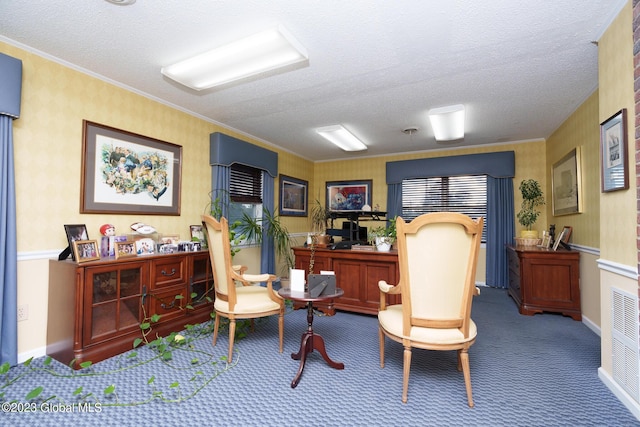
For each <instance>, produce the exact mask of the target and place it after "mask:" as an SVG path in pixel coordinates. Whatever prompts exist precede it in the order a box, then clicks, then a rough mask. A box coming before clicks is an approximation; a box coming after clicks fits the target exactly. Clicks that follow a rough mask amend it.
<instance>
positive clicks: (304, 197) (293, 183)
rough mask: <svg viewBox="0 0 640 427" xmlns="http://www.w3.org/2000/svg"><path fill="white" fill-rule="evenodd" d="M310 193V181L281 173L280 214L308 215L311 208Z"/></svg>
mask: <svg viewBox="0 0 640 427" xmlns="http://www.w3.org/2000/svg"><path fill="white" fill-rule="evenodd" d="M308 194H309V182H308V181H305V180H303V179H298V178H293V177H291V176H286V175H280V203H279V213H280V215H281V216H307V214H308V209H309V199H308Z"/></svg>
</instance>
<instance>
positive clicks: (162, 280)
mask: <svg viewBox="0 0 640 427" xmlns="http://www.w3.org/2000/svg"><path fill="white" fill-rule="evenodd" d="M184 283H187V261H186V258H185V257H183V256H177V257H176V256H172V257H167V258H164V259H162V258H159V259H154V260H153V262H152V264H151V289H157V288H165V287H167V286H175V285H180V284H184Z"/></svg>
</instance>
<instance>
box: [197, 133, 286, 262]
mask: <svg viewBox="0 0 640 427" xmlns="http://www.w3.org/2000/svg"><path fill="white" fill-rule="evenodd" d="M209 156H210V157H209V160H210V162H209V163H210V164H211V167H212V171H211V197H212V199H215V198H216V197H221V198H222V199H223V200H226V197H228V194H229V179H230V178H229V175H230V172H229V167H230V166H231V165H232V164H233V163H240V164H243V165H246V166H251V167H254V168H257V169H261V170H262V171H263V174H262V206H263V207H264V208H266V209H269V212H274V201H273V200H274V195H275V188H274V185H275V184H274V182H275V181H274V178H275V177H276V176H278V153H276V152H273V151H270V150H267V149H266V148H262V147H258V146H257V145H253V144H250V143H248V142H246V141H242V140H240V139H237V138H234V137H232V136H229V135H225V134H223V133H220V132H215V133H212V134H211V137H210V151H209ZM225 205H226V203H222V206H223V215H225V216H228V212H225V211H224V207H225ZM262 237H263V240H262V242H263V244H262V247H261V248H260V268H261V272H263V273H271V274H275V269H276V261H275V251H274V245H273V239H272V238H268V237H267V236H264V235H263V236H262Z"/></svg>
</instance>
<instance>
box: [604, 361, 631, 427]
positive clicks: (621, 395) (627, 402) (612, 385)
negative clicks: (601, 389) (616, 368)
mask: <svg viewBox="0 0 640 427" xmlns="http://www.w3.org/2000/svg"><path fill="white" fill-rule="evenodd" d="M598 378H600V381H602V382H603V383H604V385H605V386H607V388H608V389H609V390H611V392H612V393H613V394H614V395H615V396H616V397H617V398H618V400H619V401H620V402H622V404H623V405H624V406H626V407H627V409H628V410H629V412H631V413H632V414H633V415H634V416H635V417H636V419H638V421H640V405H639V404H638V402H636V401H635V400H633V399H632V398H631V396H629V395H628V394H627V393H626V392H625V391H624V390H623V389H622V388H621V387H620V386H619V385H618V383H616V382H615V380H614V379H613V378H612V377H611V376H610V375H609V374H608V373H607V372H606V371H605V370H604V369H602V368H598Z"/></svg>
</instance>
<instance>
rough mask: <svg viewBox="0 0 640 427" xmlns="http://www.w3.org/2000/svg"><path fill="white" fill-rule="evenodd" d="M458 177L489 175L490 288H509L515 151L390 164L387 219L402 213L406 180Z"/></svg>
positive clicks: (488, 276)
mask: <svg viewBox="0 0 640 427" xmlns="http://www.w3.org/2000/svg"><path fill="white" fill-rule="evenodd" d="M456 175H487V285H489V286H493V287H498V288H506V287H507V286H508V283H509V279H508V270H507V268H508V264H507V254H506V250H505V246H504V245H505V244H507V243H511V242H512V241H513V235H514V229H515V227H514V209H513V177H514V175H515V153H514V152H513V151H500V152H497V153H481V154H468V155H464V156H449V157H431V158H428V159H414V160H403V161H397V162H388V163H387V212H388V216H389V218H393V217H394V216H396V215H400V214H401V213H402V181H403V180H404V179H411V178H430V177H439V176H456Z"/></svg>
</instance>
